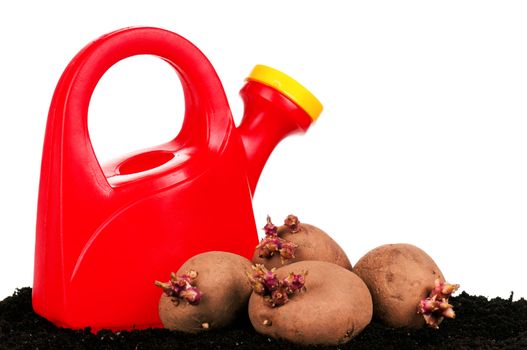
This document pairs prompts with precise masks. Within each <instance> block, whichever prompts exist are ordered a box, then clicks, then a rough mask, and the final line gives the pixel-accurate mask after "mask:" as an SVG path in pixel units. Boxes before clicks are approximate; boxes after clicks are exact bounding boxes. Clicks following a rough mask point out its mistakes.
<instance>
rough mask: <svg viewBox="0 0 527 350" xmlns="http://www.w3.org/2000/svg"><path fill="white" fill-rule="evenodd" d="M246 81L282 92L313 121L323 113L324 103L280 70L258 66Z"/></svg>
mask: <svg viewBox="0 0 527 350" xmlns="http://www.w3.org/2000/svg"><path fill="white" fill-rule="evenodd" d="M246 80H248V81H256V82H259V83H262V84H265V85H267V86H270V87H272V88H274V89H276V90H278V91H280V92H281V93H282V94H284V95H285V96H287V97H288V98H289V99H290V100H291V101H293V102H294V103H296V104H297V105H298V106H300V108H302V109H303V110H304V111H305V112H306V113H307V114H308V115H309V116H310V117H311V119H313V121H315V120H317V118H318V116H319V115H320V113H321V112H322V103H320V101H319V100H318V99H317V98H316V97H315V96H314V95H313V94H312V93H311V92H309V90H308V89H306V88H305V87H303V86H302V85H301V84H300V83H299V82H297V81H296V80H294V79H293V78H291V77H290V76H289V75H287V74H285V73H282V72H280V71H279V70H276V69H274V68H271V67H268V66H264V65H261V64H258V65H256V66H255V67H254V68H253V70H252V72H251V74H249V76H248V77H247V79H246Z"/></svg>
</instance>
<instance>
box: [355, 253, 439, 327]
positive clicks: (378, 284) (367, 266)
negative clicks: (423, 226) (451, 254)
mask: <svg viewBox="0 0 527 350" xmlns="http://www.w3.org/2000/svg"><path fill="white" fill-rule="evenodd" d="M353 271H354V272H355V273H356V274H357V275H358V276H359V277H360V278H362V280H363V281H364V282H365V283H366V285H367V286H368V288H369V290H370V293H371V296H372V298H373V314H374V317H375V318H378V319H379V320H380V321H381V322H383V323H384V324H386V325H388V326H390V327H395V328H400V327H407V328H420V327H422V326H424V325H425V321H424V319H423V316H422V315H420V314H418V313H417V307H418V304H419V301H420V300H422V299H424V298H426V297H428V294H429V293H430V291H431V290H432V289H433V288H434V282H435V280H436V279H437V278H439V279H440V280H441V281H444V277H443V273H442V272H441V270H439V267H437V265H436V263H435V262H434V260H433V259H432V258H431V257H430V256H428V254H426V253H425V252H424V251H423V250H421V249H420V248H418V247H416V246H414V245H411V244H403V243H399V244H386V245H382V246H379V247H377V248H375V249H373V250H371V251H369V252H368V253H367V254H366V255H364V256H363V257H362V258H361V259H360V260H359V261H358V262H357V263H356V264H355V267H354V268H353Z"/></svg>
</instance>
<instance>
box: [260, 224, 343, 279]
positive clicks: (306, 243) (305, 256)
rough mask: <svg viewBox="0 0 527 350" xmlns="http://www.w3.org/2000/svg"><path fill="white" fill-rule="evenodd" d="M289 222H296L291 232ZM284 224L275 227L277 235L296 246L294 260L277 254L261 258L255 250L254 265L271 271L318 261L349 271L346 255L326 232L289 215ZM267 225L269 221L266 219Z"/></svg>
mask: <svg viewBox="0 0 527 350" xmlns="http://www.w3.org/2000/svg"><path fill="white" fill-rule="evenodd" d="M290 220H296V222H295V225H296V226H295V229H293V230H292V229H291V228H290V226H288V225H287V223H288V221H290ZM285 222H286V224H284V225H283V226H280V227H277V234H278V236H279V237H280V238H281V239H283V240H285V241H287V242H291V243H293V244H295V245H296V249H295V250H294V258H288V259H284V258H283V257H282V256H280V254H279V253H275V254H273V255H272V256H271V257H261V256H260V249H258V248H257V249H256V250H255V252H254V255H253V258H252V261H253V263H254V264H263V265H265V267H267V268H269V269H271V268H273V267H276V268H278V267H281V266H283V265H287V264H291V263H294V262H298V261H304V260H319V261H327V262H330V263H333V264H337V265H339V266H342V267H343V268H345V269H348V270H351V268H352V266H351V263H350V261H349V259H348V257H347V256H346V253H345V252H344V250H343V249H342V248H341V247H340V246H339V245H338V244H337V242H335V241H334V240H333V239H332V238H331V237H330V236H329V235H328V234H327V233H326V232H324V231H322V230H321V229H319V228H318V227H315V226H313V225H310V224H305V223H303V222H302V223H300V222H298V219H297V218H296V217H295V216H293V215H289V216H288V217H287V218H286V220H285ZM269 223H270V219H269V218H268V224H269ZM266 227H267V226H266ZM264 229H265V228H264Z"/></svg>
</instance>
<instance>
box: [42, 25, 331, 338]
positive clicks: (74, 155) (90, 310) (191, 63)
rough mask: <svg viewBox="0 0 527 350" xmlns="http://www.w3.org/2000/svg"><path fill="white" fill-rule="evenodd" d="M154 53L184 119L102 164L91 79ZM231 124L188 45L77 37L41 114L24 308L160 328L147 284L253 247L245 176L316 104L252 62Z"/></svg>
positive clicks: (65, 320)
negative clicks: (177, 88) (176, 89)
mask: <svg viewBox="0 0 527 350" xmlns="http://www.w3.org/2000/svg"><path fill="white" fill-rule="evenodd" d="M141 54H149V55H155V56H158V57H160V58H161V59H163V60H165V61H166V62H167V63H168V64H170V65H171V66H172V67H173V68H174V69H175V70H176V72H177V73H178V75H179V78H180V80H181V83H182V86H183V92H184V96H185V117H184V121H183V125H182V128H181V131H180V133H179V134H178V135H177V137H176V138H174V139H173V140H172V141H170V142H168V143H166V144H162V145H159V146H155V147H151V148H149V149H145V150H141V151H139V152H135V153H133V154H130V155H127V156H125V157H123V158H121V159H118V160H115V161H113V162H111V163H109V164H106V165H104V166H101V165H100V164H99V162H98V161H97V158H96V156H95V154H94V151H93V148H92V144H91V142H90V137H89V133H88V127H87V116H88V105H89V102H90V98H91V95H92V93H93V91H94V89H95V86H96V85H97V82H98V81H99V79H100V78H101V77H102V75H103V74H104V73H105V72H106V71H107V70H108V69H109V68H110V67H111V66H112V65H113V64H115V63H117V62H118V61H120V60H122V59H124V58H127V57H130V56H134V55H141ZM241 96H242V98H243V100H244V103H245V113H244V117H243V120H242V122H241V124H240V126H239V127H236V126H235V125H234V122H233V119H232V116H231V112H230V109H229V106H228V103H227V99H226V97H225V93H224V91H223V88H222V85H221V82H220V80H219V78H218V76H217V74H216V72H215V71H214V68H213V67H212V65H211V64H210V62H209V61H208V60H207V58H206V57H205V56H204V55H203V53H201V52H200V51H199V50H198V49H197V48H196V47H195V46H194V45H193V44H191V43H190V42H189V41H187V40H186V39H184V38H182V37H181V36H179V35H177V34H175V33H172V32H169V31H166V30H163V29H158V28H143V27H139V28H127V29H122V30H118V31H116V32H113V33H110V34H107V35H105V36H103V37H101V38H99V39H98V40H96V41H94V42H92V43H91V44H89V45H88V46H86V47H85V48H84V49H83V50H82V51H81V52H79V53H78V54H77V56H76V57H75V58H74V59H73V60H72V61H71V63H70V64H69V65H68V67H67V68H66V70H65V71H64V73H63V75H62V77H61V78H60V80H59V82H58V85H57V88H56V90H55V93H54V95H53V100H52V102H51V107H50V111H49V116H48V121H47V127H46V135H45V141H44V149H43V157H42V170H41V177H40V192H39V200H38V215H37V230H36V249H35V275H34V285H33V307H34V309H35V311H36V312H37V313H38V314H40V315H42V316H44V317H46V318H47V319H49V320H50V321H52V322H54V323H55V324H56V325H58V326H62V327H69V328H84V327H88V326H89V327H92V330H93V331H96V330H99V329H102V328H108V329H112V330H122V329H134V328H135V329H142V328H148V327H161V326H162V324H161V322H160V320H159V317H158V311H157V310H158V309H157V303H158V301H159V296H160V290H159V288H157V287H156V286H154V281H155V280H165V279H167V278H168V276H169V275H170V272H172V271H176V270H177V269H178V268H179V266H180V265H182V263H183V262H184V261H186V260H187V259H188V258H190V257H192V256H193V255H196V254H198V253H202V252H205V251H210V250H221V251H229V252H233V253H236V254H239V255H242V256H245V257H247V258H250V257H251V256H252V253H253V250H254V248H255V246H256V245H257V243H258V236H257V229H256V226H255V221H254V215H253V211H252V203H251V200H252V195H253V192H254V189H255V187H256V183H257V181H258V178H259V176H260V173H261V171H262V168H263V166H264V164H265V162H266V161H267V158H268V157H269V155H270V153H271V152H272V150H273V149H274V147H275V146H276V145H277V144H278V142H280V140H281V139H282V138H284V137H285V136H287V135H289V134H291V133H294V132H305V131H306V130H307V129H308V128H309V126H310V125H311V123H312V122H313V120H315V119H316V118H317V117H318V115H319V114H320V112H321V110H322V106H321V105H320V103H319V102H318V100H317V99H316V98H315V97H314V96H313V95H311V93H309V91H307V90H306V89H305V88H303V87H302V86H301V85H300V84H298V83H297V82H296V81H294V80H293V79H291V78H289V77H288V76H286V75H285V74H283V73H281V72H279V71H276V70H274V69H272V68H269V67H265V66H256V67H255V69H254V70H253V72H252V73H251V74H250V76H249V78H247V83H246V84H245V86H244V87H243V89H242V90H241Z"/></svg>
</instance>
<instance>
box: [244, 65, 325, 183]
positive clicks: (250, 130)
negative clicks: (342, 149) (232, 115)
mask: <svg viewBox="0 0 527 350" xmlns="http://www.w3.org/2000/svg"><path fill="white" fill-rule="evenodd" d="M246 80H247V83H246V84H245V86H244V87H243V88H242V90H241V91H240V95H241V96H242V99H243V101H244V104H245V111H244V115H243V119H242V121H241V123H240V126H239V127H238V132H239V134H240V137H241V139H242V142H243V146H244V148H245V152H246V157H247V169H248V170H247V176H248V180H249V186H250V189H251V193H254V190H255V188H256V184H257V183H258V179H259V178H260V174H261V172H262V169H263V167H264V165H265V163H266V162H267V159H268V158H269V155H270V154H271V152H272V151H273V149H274V148H275V147H276V145H277V144H278V143H279V142H280V141H281V140H282V139H284V138H285V137H286V136H288V135H291V134H295V133H304V132H306V131H307V129H309V127H310V126H311V124H312V123H313V122H314V121H315V120H316V119H317V118H318V116H319V115H320V113H321V112H322V104H321V103H320V102H319V101H318V99H317V98H316V97H315V96H313V94H311V93H310V92H309V91H308V90H307V89H306V88H304V87H303V86H302V85H300V84H299V83H298V82H297V81H295V80H294V79H292V78H291V77H289V76H288V75H286V74H284V73H282V72H280V71H278V70H276V69H273V68H270V67H267V66H263V65H257V66H256V67H255V68H254V69H253V71H252V72H251V74H250V75H249V77H248V78H247V79H246Z"/></svg>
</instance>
